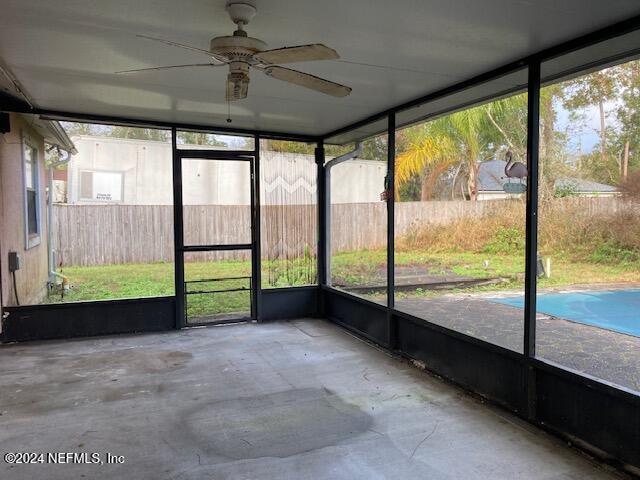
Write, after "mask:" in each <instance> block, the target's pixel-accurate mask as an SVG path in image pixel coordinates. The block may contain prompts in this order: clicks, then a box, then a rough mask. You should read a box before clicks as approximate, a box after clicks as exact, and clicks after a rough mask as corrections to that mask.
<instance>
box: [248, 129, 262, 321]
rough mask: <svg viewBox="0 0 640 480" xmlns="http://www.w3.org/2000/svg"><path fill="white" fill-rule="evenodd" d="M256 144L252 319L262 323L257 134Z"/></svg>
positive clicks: (252, 180) (258, 151)
mask: <svg viewBox="0 0 640 480" xmlns="http://www.w3.org/2000/svg"><path fill="white" fill-rule="evenodd" d="M253 139H254V140H253V141H254V142H255V145H254V150H253V171H252V173H251V189H252V190H251V191H252V192H253V195H252V197H253V198H252V200H253V201H252V202H251V205H252V209H253V212H252V217H251V218H252V220H251V222H252V223H251V231H252V242H253V248H252V249H251V255H252V262H251V265H252V266H251V276H252V282H251V283H252V287H253V290H252V295H253V298H252V301H251V306H252V310H253V312H252V315H251V316H252V317H253V318H255V319H256V320H257V321H261V314H262V254H261V248H260V247H261V244H260V242H261V240H260V221H261V219H260V135H258V134H256V135H254V137H253Z"/></svg>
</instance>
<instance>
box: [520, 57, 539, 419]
mask: <svg viewBox="0 0 640 480" xmlns="http://www.w3.org/2000/svg"><path fill="white" fill-rule="evenodd" d="M528 74H529V75H528V76H529V91H528V96H527V170H528V172H527V205H526V209H527V212H526V225H525V238H526V247H525V279H524V336H523V339H524V346H523V350H522V351H523V352H524V356H525V358H527V359H531V358H533V357H535V353H536V289H537V274H538V161H539V156H540V155H539V146H540V88H541V87H540V61H539V60H533V61H532V62H531V63H530V64H529V72H528ZM525 374H526V388H527V415H528V417H529V418H530V419H534V418H536V402H537V395H536V385H537V382H536V371H535V368H534V367H533V365H532V364H531V363H530V362H529V363H528V365H527V369H526V372H525Z"/></svg>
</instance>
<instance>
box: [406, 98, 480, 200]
mask: <svg viewBox="0 0 640 480" xmlns="http://www.w3.org/2000/svg"><path fill="white" fill-rule="evenodd" d="M487 122H488V119H487V116H486V113H485V111H484V110H483V106H479V107H473V108H469V109H466V110H462V111H460V112H455V113H452V114H450V115H446V116H443V117H440V118H437V119H435V120H432V121H430V122H428V123H425V124H421V125H418V126H415V127H411V128H412V130H407V133H406V135H407V138H408V139H409V140H408V142H407V147H406V149H405V150H404V151H403V152H402V153H401V154H400V155H398V157H397V159H396V179H397V181H398V183H399V184H402V182H406V181H407V180H408V179H409V178H410V177H411V176H412V175H424V177H423V179H424V180H423V188H422V192H423V194H422V195H421V197H422V198H423V199H425V197H429V196H430V195H431V192H430V190H431V191H432V188H433V185H435V182H436V181H437V179H438V177H439V176H440V175H441V174H442V173H444V172H445V171H446V170H447V169H448V168H450V167H451V166H452V165H455V164H456V163H460V162H463V163H464V165H465V167H466V170H467V172H466V173H467V179H468V182H467V191H468V194H469V198H471V200H474V201H475V200H477V198H478V169H479V162H480V160H481V153H482V152H483V151H484V149H485V148H486V146H487V138H486V136H485V135H484V133H485V132H486V131H487V130H486V124H487Z"/></svg>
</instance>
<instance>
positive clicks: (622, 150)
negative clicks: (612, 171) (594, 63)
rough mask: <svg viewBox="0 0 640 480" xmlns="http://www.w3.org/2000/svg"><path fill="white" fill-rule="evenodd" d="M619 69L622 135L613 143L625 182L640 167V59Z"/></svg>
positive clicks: (617, 116) (617, 113)
mask: <svg viewBox="0 0 640 480" xmlns="http://www.w3.org/2000/svg"><path fill="white" fill-rule="evenodd" d="M618 69H619V71H620V76H619V80H620V84H621V90H622V93H621V95H620V100H621V103H620V105H619V106H618V108H617V110H616V118H617V120H618V123H619V124H620V135H619V136H618V137H617V138H616V139H614V141H613V142H612V143H613V148H615V149H616V151H617V152H618V158H619V159H620V162H619V166H620V177H621V181H622V183H625V182H626V181H627V179H628V175H629V170H630V169H638V168H640V61H637V60H636V61H633V62H628V63H625V64H623V65H620V66H618Z"/></svg>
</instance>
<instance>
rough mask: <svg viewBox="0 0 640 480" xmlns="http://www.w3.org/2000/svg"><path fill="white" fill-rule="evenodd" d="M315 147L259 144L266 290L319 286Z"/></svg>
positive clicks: (286, 142)
mask: <svg viewBox="0 0 640 480" xmlns="http://www.w3.org/2000/svg"><path fill="white" fill-rule="evenodd" d="M314 152H315V145H314V144H306V143H301V142H288V141H283V140H261V141H260V189H261V192H260V203H261V206H260V214H261V217H262V218H261V235H262V250H261V254H262V287H263V288H273V287H292V286H295V287H297V286H301V285H313V284H315V283H317V272H316V258H317V257H316V245H317V235H318V229H317V226H318V209H317V201H316V198H317V194H318V193H317V170H318V167H317V166H316V163H315V156H314Z"/></svg>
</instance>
